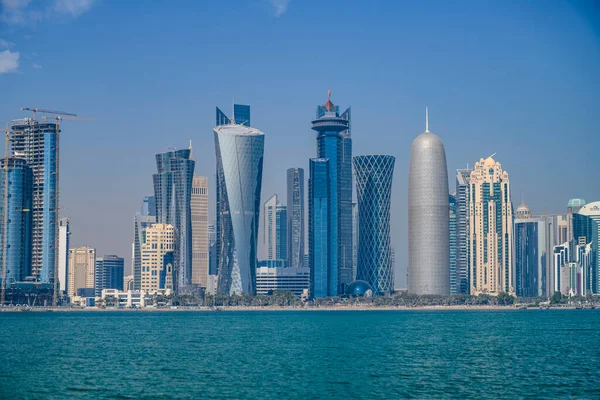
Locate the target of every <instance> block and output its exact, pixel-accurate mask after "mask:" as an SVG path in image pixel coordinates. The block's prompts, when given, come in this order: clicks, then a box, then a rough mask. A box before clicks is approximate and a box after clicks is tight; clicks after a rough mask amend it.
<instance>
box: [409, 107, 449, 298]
mask: <svg viewBox="0 0 600 400" xmlns="http://www.w3.org/2000/svg"><path fill="white" fill-rule="evenodd" d="M448 195H449V194H448V170H447V168H446V152H445V150H444V144H443V143H442V141H441V139H440V138H439V137H438V136H436V135H434V134H433V133H431V132H429V119H428V116H427V112H426V116H425V132H424V133H422V134H420V135H419V136H417V137H416V138H415V140H414V141H413V143H412V147H411V150H410V167H409V175H408V291H409V293H414V294H419V295H420V294H439V295H447V294H449V293H450V261H449V257H450V244H449V237H448V236H449V235H448V232H449V228H448V224H449V221H448Z"/></svg>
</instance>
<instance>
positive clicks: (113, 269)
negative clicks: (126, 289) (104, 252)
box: [94, 255, 124, 297]
mask: <svg viewBox="0 0 600 400" xmlns="http://www.w3.org/2000/svg"><path fill="white" fill-rule="evenodd" d="M123 279H124V260H123V259H122V258H121V257H118V256H115V255H108V256H104V257H98V258H96V279H95V283H94V287H95V293H96V297H100V296H102V290H104V289H118V290H121V291H122V290H123Z"/></svg>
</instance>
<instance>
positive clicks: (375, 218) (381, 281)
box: [353, 155, 396, 294]
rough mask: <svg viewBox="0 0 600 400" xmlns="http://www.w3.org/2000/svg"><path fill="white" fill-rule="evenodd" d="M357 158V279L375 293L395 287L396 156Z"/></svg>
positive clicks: (355, 168)
mask: <svg viewBox="0 0 600 400" xmlns="http://www.w3.org/2000/svg"><path fill="white" fill-rule="evenodd" d="M353 160H354V171H355V174H356V194H357V200H358V226H359V227H360V228H359V231H358V237H359V239H358V243H359V245H358V267H357V271H356V279H357V280H362V281H366V282H368V283H369V284H370V285H371V287H372V288H373V292H374V293H375V294H384V293H389V292H391V291H392V290H394V271H393V269H392V248H391V238H390V206H391V198H392V177H393V175H394V163H395V160H396V159H395V158H394V157H393V156H382V155H369V156H357V157H354V158H353Z"/></svg>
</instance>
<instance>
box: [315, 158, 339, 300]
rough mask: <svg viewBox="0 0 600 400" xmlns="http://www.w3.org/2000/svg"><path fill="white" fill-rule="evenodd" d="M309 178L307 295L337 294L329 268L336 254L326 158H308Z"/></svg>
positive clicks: (333, 272)
mask: <svg viewBox="0 0 600 400" xmlns="http://www.w3.org/2000/svg"><path fill="white" fill-rule="evenodd" d="M309 165H310V168H309V178H308V256H309V266H310V296H311V297H313V298H317V297H327V296H335V295H337V293H338V292H337V289H338V273H337V269H334V268H332V267H333V264H332V263H331V255H332V254H333V253H335V254H337V248H336V247H332V246H331V243H332V241H331V240H330V234H329V226H330V220H331V218H330V212H331V207H330V195H329V191H330V189H331V185H330V181H329V177H330V175H329V159H327V158H313V159H311V160H310V161H309Z"/></svg>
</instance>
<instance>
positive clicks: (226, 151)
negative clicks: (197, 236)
mask: <svg viewBox="0 0 600 400" xmlns="http://www.w3.org/2000/svg"><path fill="white" fill-rule="evenodd" d="M214 138H215V149H216V156H217V157H216V158H217V187H216V189H217V190H216V194H217V253H218V256H217V263H218V267H217V268H218V275H219V277H218V287H217V290H218V292H219V293H227V294H236V293H247V294H254V291H255V281H256V261H257V254H256V250H257V241H258V240H257V239H258V237H257V236H258V221H259V216H260V194H261V186H262V168H263V153H264V140H265V135H264V133H263V132H261V131H259V130H257V129H253V128H249V127H245V126H242V125H222V126H217V127H216V128H215V129H214Z"/></svg>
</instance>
